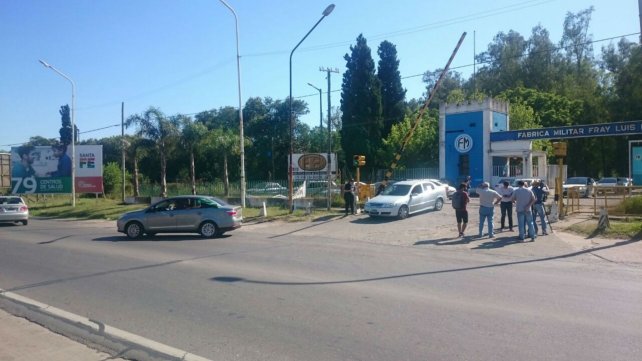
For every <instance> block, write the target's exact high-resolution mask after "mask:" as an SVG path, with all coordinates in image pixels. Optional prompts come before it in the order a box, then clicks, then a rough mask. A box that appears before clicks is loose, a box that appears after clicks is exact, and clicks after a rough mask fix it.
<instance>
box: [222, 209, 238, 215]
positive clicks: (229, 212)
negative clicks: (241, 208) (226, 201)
mask: <svg viewBox="0 0 642 361" xmlns="http://www.w3.org/2000/svg"><path fill="white" fill-rule="evenodd" d="M225 213H227V214H229V215H230V216H235V215H236V214H237V213H238V212H237V211H236V210H231V211H225Z"/></svg>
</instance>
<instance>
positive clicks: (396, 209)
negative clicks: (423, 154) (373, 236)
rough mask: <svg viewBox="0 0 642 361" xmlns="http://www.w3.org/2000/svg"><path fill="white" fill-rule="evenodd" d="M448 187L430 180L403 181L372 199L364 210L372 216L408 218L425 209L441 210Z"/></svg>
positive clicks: (390, 186)
mask: <svg viewBox="0 0 642 361" xmlns="http://www.w3.org/2000/svg"><path fill="white" fill-rule="evenodd" d="M446 198H447V196H446V189H445V188H444V187H443V186H442V185H437V184H435V183H434V182H431V181H429V180H414V181H401V182H397V183H395V184H392V185H389V186H388V187H386V189H385V190H384V191H383V192H381V194H379V195H378V196H376V197H374V198H372V199H370V200H369V201H368V202H367V203H366V205H365V207H364V211H365V212H366V213H367V214H368V215H370V216H372V217H377V216H386V217H398V218H400V219H404V218H407V217H408V216H409V215H411V214H413V213H418V212H422V211H425V210H429V209H432V210H435V211H439V210H441V209H442V208H443V206H444V201H445V200H446Z"/></svg>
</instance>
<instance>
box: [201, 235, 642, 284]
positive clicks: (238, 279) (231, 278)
mask: <svg viewBox="0 0 642 361" xmlns="http://www.w3.org/2000/svg"><path fill="white" fill-rule="evenodd" d="M639 241H640V240H639V239H635V240H628V241H622V242H617V243H614V244H611V245H608V246H602V247H595V248H589V249H584V250H581V251H577V252H571V253H566V254H562V255H558V256H550V257H542V258H534V259H528V260H523V261H515V262H503V263H493V264H488V265H482V266H472V267H462V268H451V269H445V270H437V271H426V272H415V273H405V274H399V275H391V276H381V277H372V278H359V279H352V280H338V281H319V282H278V281H261V280H251V279H245V278H241V277H234V276H218V277H212V278H210V280H211V281H215V282H226V283H231V282H245V283H252V284H262V285H275V286H318V285H335V284H345V283H361V282H374V281H384V280H391V279H396V278H406V277H418V276H429V275H436V274H442V273H452V272H463V271H475V270H479V269H485V268H497V267H506V266H514V265H519V264H528V263H537V262H545V261H552V260H557V259H565V258H572V257H575V256H579V255H583V254H587V253H592V252H597V251H602V250H605V249H609V248H614V247H621V246H625V245H627V244H631V243H636V242H639Z"/></svg>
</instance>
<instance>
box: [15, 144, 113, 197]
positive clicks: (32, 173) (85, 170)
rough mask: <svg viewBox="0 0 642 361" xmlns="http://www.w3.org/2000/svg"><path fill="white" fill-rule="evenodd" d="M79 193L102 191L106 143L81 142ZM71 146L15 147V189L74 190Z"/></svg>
mask: <svg viewBox="0 0 642 361" xmlns="http://www.w3.org/2000/svg"><path fill="white" fill-rule="evenodd" d="M75 150H76V157H75V161H76V193H102V191H103V182H102V145H77V146H76V147H75ZM71 159H72V158H71V148H70V147H66V146H64V145H58V146H21V147H13V148H11V190H12V191H11V192H12V193H13V194H30V193H34V194H35V193H71V168H72V160H71Z"/></svg>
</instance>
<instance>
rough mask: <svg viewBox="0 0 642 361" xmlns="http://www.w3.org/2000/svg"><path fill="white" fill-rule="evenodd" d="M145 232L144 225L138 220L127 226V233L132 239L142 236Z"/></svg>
mask: <svg viewBox="0 0 642 361" xmlns="http://www.w3.org/2000/svg"><path fill="white" fill-rule="evenodd" d="M143 232H144V231H143V225H142V224H140V223H138V222H131V223H129V224H127V226H125V234H127V237H129V238H131V239H137V238H140V237H142V236H143Z"/></svg>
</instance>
